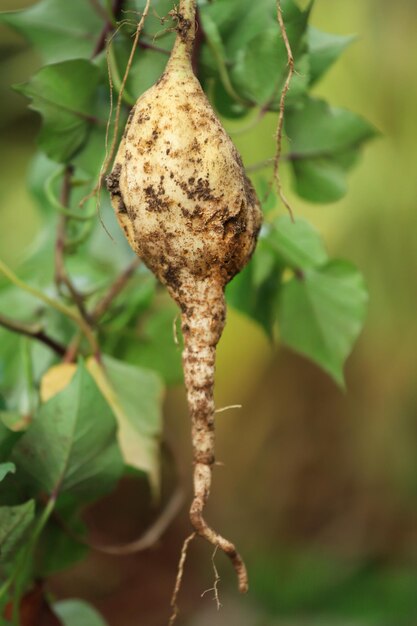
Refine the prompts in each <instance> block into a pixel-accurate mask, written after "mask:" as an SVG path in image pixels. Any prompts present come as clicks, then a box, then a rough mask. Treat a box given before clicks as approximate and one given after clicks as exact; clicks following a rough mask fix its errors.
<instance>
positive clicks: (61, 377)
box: [40, 363, 77, 402]
mask: <svg viewBox="0 0 417 626" xmlns="http://www.w3.org/2000/svg"><path fill="white" fill-rule="evenodd" d="M76 370H77V365H76V364H75V363H60V364H59V365H54V366H53V367H51V368H50V369H49V370H48V371H47V372H46V373H45V374H44V375H43V377H42V380H41V387H40V396H41V400H42V402H47V401H48V400H50V399H51V398H52V397H53V396H55V395H56V394H57V393H59V392H60V391H62V390H63V389H65V387H67V386H68V385H69V383H70V382H71V379H72V377H73V376H74V374H75V372H76Z"/></svg>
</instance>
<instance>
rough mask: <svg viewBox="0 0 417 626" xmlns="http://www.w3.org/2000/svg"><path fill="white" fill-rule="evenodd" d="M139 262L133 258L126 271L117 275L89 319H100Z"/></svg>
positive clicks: (136, 258)
mask: <svg viewBox="0 0 417 626" xmlns="http://www.w3.org/2000/svg"><path fill="white" fill-rule="evenodd" d="M140 263H141V260H140V259H139V258H138V257H135V258H134V259H133V261H132V262H131V263H130V264H129V265H128V266H127V267H126V269H125V270H124V271H123V272H122V273H121V274H119V276H118V277H117V278H116V280H115V281H114V282H113V283H112V284H111V285H110V287H109V289H108V291H107V292H106V293H105V294H104V296H103V297H102V299H101V300H99V301H98V302H97V304H96V306H95V307H94V310H93V312H92V313H91V318H92V319H93V320H94V321H95V322H97V321H98V320H99V319H100V317H101V316H102V315H103V314H104V313H105V312H106V311H107V309H108V308H109V306H110V305H111V303H112V302H113V300H114V299H115V298H117V296H118V295H119V293H120V292H121V291H122V290H123V289H124V287H125V286H126V284H127V282H128V280H129V279H130V278H131V276H132V275H133V273H134V271H135V269H136V268H137V267H138V266H139V265H140Z"/></svg>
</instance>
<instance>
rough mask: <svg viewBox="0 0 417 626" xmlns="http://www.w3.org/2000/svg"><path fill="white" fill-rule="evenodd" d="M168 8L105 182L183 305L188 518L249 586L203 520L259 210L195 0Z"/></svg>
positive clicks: (148, 260)
mask: <svg viewBox="0 0 417 626" xmlns="http://www.w3.org/2000/svg"><path fill="white" fill-rule="evenodd" d="M171 14H172V15H173V16H174V17H175V18H176V21H177V37H176V41H175V44H174V47H173V50H172V53H171V56H170V59H169V61H168V64H167V66H166V69H165V71H164V73H163V74H162V76H161V77H160V79H159V80H158V81H157V83H156V84H155V85H154V86H153V87H151V88H150V89H149V90H148V91H146V92H145V93H144V94H143V95H142V96H141V97H140V98H139V99H138V100H137V102H136V104H135V106H134V107H133V109H132V111H131V113H130V116H129V119H128V121H127V124H126V128H125V131H124V135H123V139H122V141H121V143H120V147H119V150H118V152H117V155H116V158H115V161H114V165H113V170H112V172H111V173H110V175H109V176H108V177H107V187H108V190H109V192H110V194H111V198H112V204H113V207H114V210H115V212H116V215H117V218H118V220H119V223H120V225H121V227H122V228H123V229H124V231H125V234H126V237H127V239H128V241H129V243H130V245H131V247H132V248H133V250H134V251H135V252H136V254H137V255H138V256H139V257H140V258H141V259H142V260H143V261H144V263H145V264H146V265H147V266H148V267H149V268H150V269H151V270H152V272H153V273H154V274H155V275H156V276H157V278H158V279H159V280H160V281H161V282H162V283H163V284H165V285H166V287H167V289H168V291H169V293H170V295H171V296H172V298H173V299H174V300H175V301H176V303H177V304H178V306H179V307H180V310H181V320H182V325H181V328H182V333H183V337H184V351H183V367H184V376H185V384H186V389H187V398H188V404H189V410H190V414H191V422H192V444H193V458H194V499H193V501H192V504H191V509H190V519H191V523H192V526H193V528H194V530H195V532H196V533H197V534H198V535H200V536H202V537H204V538H205V539H207V540H208V541H209V542H210V543H212V544H213V545H214V546H217V547H218V548H220V549H221V550H223V551H224V552H225V553H226V554H227V555H228V556H229V558H230V559H231V561H232V563H233V565H234V567H235V570H236V573H237V577H238V584H239V589H240V591H241V592H245V591H246V590H247V587H248V581H247V573H246V568H245V565H244V563H243V561H242V559H241V557H240V556H239V554H238V552H237V550H236V548H235V546H234V545H233V544H232V543H231V542H230V541H228V540H227V539H224V538H223V537H222V536H221V535H219V534H218V533H217V532H216V531H214V530H213V529H212V528H210V527H209V526H208V525H207V523H206V521H205V520H204V517H203V511H204V506H205V503H206V501H207V498H208V496H209V492H210V484H211V472H212V467H213V463H214V461H215V456H214V413H215V409H214V399H213V390H214V369H215V356H216V346H217V343H218V341H219V339H220V336H221V334H222V331H223V328H224V324H225V316H226V305H225V298H224V289H225V286H226V284H227V283H228V282H229V281H230V280H231V279H232V278H233V276H235V275H236V274H237V273H238V272H240V271H241V270H242V268H243V267H244V266H245V265H246V264H247V263H248V261H249V259H250V257H251V255H252V253H253V250H254V248H255V244H256V239H257V235H258V232H259V229H260V226H261V210H260V206H259V202H258V199H257V197H256V194H255V192H254V189H253V187H252V185H251V183H250V181H249V180H248V178H247V177H246V175H245V172H244V168H243V164H242V160H241V158H240V156H239V154H238V152H237V150H236V148H235V147H234V145H233V143H232V141H231V140H230V138H229V136H228V135H227V133H226V131H225V130H224V129H223V127H222V125H221V123H220V122H219V120H218V119H217V117H216V115H215V113H214V111H213V109H212V107H211V105H210V103H209V101H208V100H207V98H206V95H205V94H204V92H203V90H202V88H201V86H200V83H199V81H198V80H197V78H196V76H195V75H194V73H193V70H192V65H191V55H192V49H193V42H194V37H195V0H181V2H180V5H179V8H177V9H174V10H173V11H172V12H171Z"/></svg>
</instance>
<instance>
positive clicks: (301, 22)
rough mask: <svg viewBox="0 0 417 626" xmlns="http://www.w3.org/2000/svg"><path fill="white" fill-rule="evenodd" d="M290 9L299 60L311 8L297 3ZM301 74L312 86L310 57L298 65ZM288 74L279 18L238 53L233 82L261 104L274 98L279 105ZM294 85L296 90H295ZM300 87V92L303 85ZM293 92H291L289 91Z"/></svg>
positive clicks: (291, 35) (299, 80)
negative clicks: (304, 7)
mask: <svg viewBox="0 0 417 626" xmlns="http://www.w3.org/2000/svg"><path fill="white" fill-rule="evenodd" d="M288 9H289V10H287V12H286V18H285V19H286V22H285V27H286V31H287V35H288V39H289V42H290V45H291V50H292V52H293V55H294V57H295V59H296V61H298V53H299V51H300V47H301V43H302V40H303V36H304V33H305V31H306V28H307V20H308V16H309V9H307V10H306V11H304V12H303V11H300V9H299V8H298V7H297V6H295V5H289V6H288ZM297 70H298V71H299V77H297V76H296V80H297V83H302V84H303V85H304V90H306V89H307V85H308V65H307V56H306V57H305V62H304V64H303V67H302V68H301V67H300V66H299V65H297ZM287 73H288V57H287V50H286V47H285V43H284V40H283V38H282V35H281V31H280V28H279V25H278V23H277V20H276V19H275V20H274V21H272V20H271V23H270V24H269V26H268V28H267V29H266V30H262V31H261V32H259V33H257V34H255V35H254V37H253V38H252V39H250V41H248V42H247V44H246V45H245V46H244V47H242V48H241V49H240V50H239V51H238V54H237V57H236V63H235V65H234V67H233V69H232V71H231V77H232V80H233V84H234V85H235V86H236V88H237V89H238V91H239V93H240V94H241V95H242V96H243V97H245V98H247V99H249V100H250V101H252V102H255V103H257V104H259V105H264V104H266V103H269V102H271V101H274V102H275V107H273V108H276V107H277V106H278V102H279V95H280V91H281V88H282V85H283V82H284V80H285V77H286V74H287ZM294 85H295V83H293V85H292V88H291V89H292V91H294ZM296 86H298V92H299V89H300V85H299V84H298V85H296ZM289 93H291V91H290V92H289Z"/></svg>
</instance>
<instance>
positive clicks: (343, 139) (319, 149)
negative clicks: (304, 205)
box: [285, 98, 376, 202]
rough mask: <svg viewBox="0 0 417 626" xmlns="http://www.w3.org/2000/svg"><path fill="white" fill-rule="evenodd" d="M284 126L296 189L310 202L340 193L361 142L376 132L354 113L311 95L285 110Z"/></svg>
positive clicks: (339, 196)
mask: <svg viewBox="0 0 417 626" xmlns="http://www.w3.org/2000/svg"><path fill="white" fill-rule="evenodd" d="M285 128H286V133H287V135H288V138H289V142H290V146H291V152H290V154H289V155H288V157H289V159H290V161H291V164H292V167H293V171H294V174H295V182H296V189H297V192H298V193H299V194H300V196H302V197H303V198H306V199H307V200H310V201H312V202H331V201H335V200H338V199H339V198H341V197H342V196H343V195H344V193H345V189H346V188H345V184H344V177H345V174H346V172H347V171H348V170H349V169H350V168H351V167H352V165H353V164H354V162H355V161H356V158H357V154H358V152H359V148H360V147H361V146H362V144H363V143H364V142H366V141H368V140H369V139H371V138H372V137H375V135H376V131H375V129H374V128H373V127H372V126H371V125H370V124H369V123H368V122H366V121H365V120H364V119H363V118H361V117H359V116H358V115H355V114H354V113H352V112H350V111H346V110H345V109H338V108H334V107H330V106H329V105H328V104H327V103H326V102H324V101H322V100H315V99H313V98H305V99H304V101H303V102H302V103H301V104H300V105H299V106H297V107H296V108H294V107H293V108H292V109H289V110H288V112H287V115H286V123H285Z"/></svg>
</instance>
